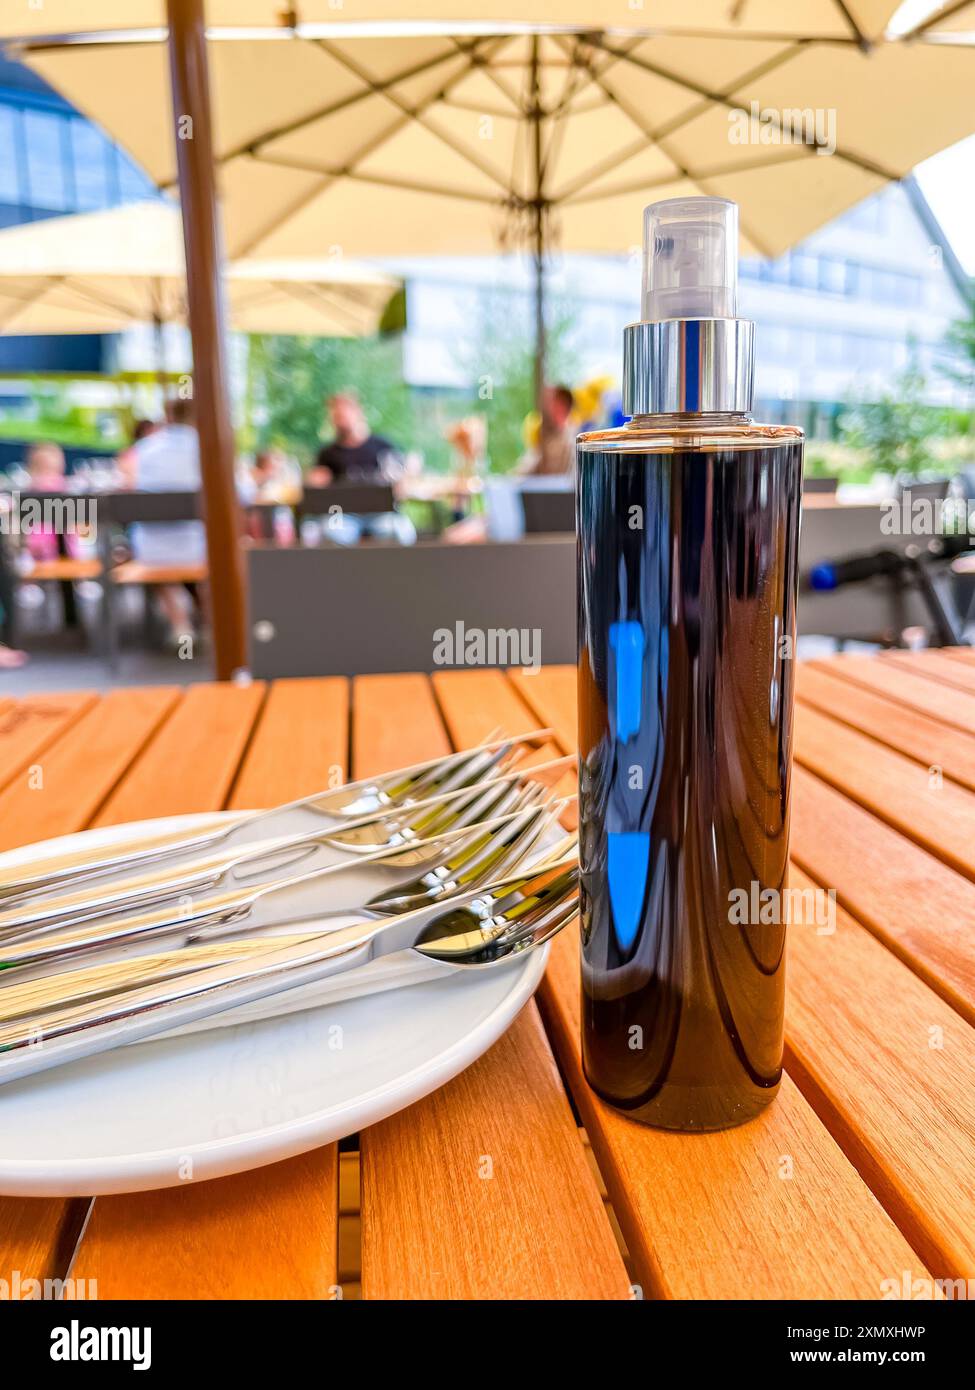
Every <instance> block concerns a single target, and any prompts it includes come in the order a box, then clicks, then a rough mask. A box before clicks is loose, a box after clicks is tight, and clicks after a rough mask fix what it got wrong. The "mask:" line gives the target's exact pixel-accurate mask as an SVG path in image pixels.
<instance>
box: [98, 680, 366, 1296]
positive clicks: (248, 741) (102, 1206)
mask: <svg viewBox="0 0 975 1390" xmlns="http://www.w3.org/2000/svg"><path fill="white" fill-rule="evenodd" d="M200 690H204V691H205V692H206V694H204V695H202V696H201V695H199V694H197V693H196V692H198V691H200ZM263 695H264V691H263V687H262V686H260V685H252V686H244V687H235V686H232V685H219V686H208V687H191V689H190V691H188V692H187V696H186V698H185V700H184V702H183V705H182V707H181V709H180V710H179V711H178V712H177V715H176V716H174V718H173V719H172V720H171V721H170V723H169V725H167V728H166V730H165V731H164V734H165V737H162V736H161V737H160V738H159V740H157V744H156V746H153V747H151V748H150V749H148V750H147V751H146V754H145V755H144V756H143V758H142V759H140V761H139V762H138V763H137V764H136V766H135V767H133V769H132V771H131V772H130V774H129V776H128V777H127V778H126V779H125V781H124V782H123V783H122V785H121V786H120V788H119V792H118V795H117V796H116V798H114V800H113V804H112V808H111V811H112V814H114V815H118V814H121V813H123V812H125V813H126V814H135V815H138V814H139V810H138V808H140V807H141V808H143V809H142V814H143V815H144V814H145V809H146V808H147V807H149V806H153V807H158V805H159V804H160V801H161V804H162V805H163V807H164V808H165V809H164V811H163V812H161V813H164V814H176V813H177V812H178V811H179V810H181V809H187V810H189V809H192V810H199V811H208V810H216V809H219V808H220V807H221V806H223V805H224V804H225V802H226V800H227V797H228V792H229V791H230V788H231V786H233V795H232V801H233V804H234V805H235V806H236V807H240V808H244V807H245V806H264V805H270V804H274V803H275V802H276V801H277V800H279V799H280V800H285V799H295V798H297V797H300V796H306V795H310V794H311V793H313V792H315V791H319V790H321V788H322V786H323V785H328V778H327V777H326V780H325V782H324V783H323V782H322V780H321V779H322V777H323V775H325V774H326V773H328V772H332V773H334V769H335V768H338V770H339V775H340V776H341V777H343V778H344V776H345V772H346V748H347V716H348V702H347V685H346V683H345V682H344V681H341V680H320V681H319V680H307V681H281V682H279V683H278V684H277V685H276V686H274V687H272V689H271V692H270V694H269V696H268V698H267V700H266V702H264V703H263V708H262V701H263ZM191 697H194V698H191ZM296 721H298V722H296ZM174 729H175V733H174V732H173V731H174ZM245 749H246V754H245V756H244V761H243V764H242V766H241V767H240V770H239V773H238V761H239V759H240V756H241V754H243V753H244V750H245ZM337 1211H338V1153H337V1146H336V1145H334V1144H330V1145H326V1146H325V1147H323V1148H321V1149H318V1150H315V1151H313V1152H311V1153H306V1154H300V1155H298V1156H296V1157H294V1158H291V1159H288V1160H286V1161H284V1162H281V1163H276V1164H273V1165H271V1166H269V1167H265V1168H260V1169H255V1170H253V1171H251V1172H246V1173H239V1174H237V1175H235V1176H233V1177H229V1178H221V1179H217V1180H215V1181H212V1182H204V1183H187V1184H184V1185H183V1186H180V1187H173V1188H166V1189H164V1190H162V1191H158V1192H150V1193H135V1194H131V1195H124V1196H117V1197H99V1198H98V1199H97V1200H96V1202H95V1206H94V1210H93V1212H92V1216H91V1220H90V1221H89V1224H88V1227H87V1229H86V1231H85V1234H84V1238H83V1240H82V1242H81V1245H80V1248H79V1250H78V1253H77V1257H76V1260H75V1266H74V1269H73V1276H74V1277H75V1278H76V1279H95V1280H97V1283H98V1291H99V1296H100V1297H102V1298H140V1299H141V1298H190V1299H193V1298H307V1299H323V1298H329V1297H334V1296H335V1293H336V1287H337V1278H338V1276H337V1249H336V1239H337V1229H338V1217H337Z"/></svg>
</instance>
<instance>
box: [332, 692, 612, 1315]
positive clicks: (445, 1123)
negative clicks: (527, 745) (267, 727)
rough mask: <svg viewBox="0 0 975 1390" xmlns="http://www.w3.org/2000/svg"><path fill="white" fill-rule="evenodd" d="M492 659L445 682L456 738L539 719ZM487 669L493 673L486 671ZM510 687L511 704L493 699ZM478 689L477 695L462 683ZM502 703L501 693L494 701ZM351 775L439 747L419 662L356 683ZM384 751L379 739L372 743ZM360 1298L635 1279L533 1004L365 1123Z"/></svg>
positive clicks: (554, 1290)
mask: <svg viewBox="0 0 975 1390" xmlns="http://www.w3.org/2000/svg"><path fill="white" fill-rule="evenodd" d="M494 675H496V673H482V672H479V673H477V676H478V677H479V679H476V680H474V681H472V682H470V683H468V682H467V681H466V678H465V679H461V680H459V681H458V680H455V678H454V676H455V673H450V674H449V675H448V674H445V675H443V676H440V677H439V678H438V680H437V682H436V684H437V693H438V695H439V696H440V701H441V707H442V709H443V711H444V717H445V718H446V722H447V725H448V727H449V728H450V729H451V731H452V732H455V733H456V735H457V736H458V737H457V741H458V742H459V744H460V745H461V746H463V745H464V744H472V743H476V742H478V741H479V740H480V739H481V738H483V737H484V736H485V734H487V733H489V732H490V731H491V729H492V728H494V727H496V726H497V725H498V724H499V723H502V722H504V721H505V720H506V719H507V720H508V721H510V722H511V724H512V725H514V726H516V727H509V728H508V729H506V730H505V731H506V732H516V731H518V732H523V731H525V730H526V729H530V728H531V727H533V721H532V719H531V717H530V716H529V715H528V713H527V711H526V710H525V709H524V706H522V705H521V704H520V702H519V701H518V700H517V697H514V696H513V694H512V692H511V691H510V689H509V690H505V689H504V686H503V683H502V684H499V683H498V682H499V681H503V678H500V677H499V678H498V680H494V679H493V676H494ZM485 676H488V677H490V679H487V680H485V679H484V677H485ZM492 687H493V689H494V690H495V691H498V690H501V691H502V695H503V697H504V698H503V704H504V708H503V711H501V712H499V710H498V709H497V708H495V709H488V710H487V711H486V713H487V714H488V715H489V723H488V724H487V725H486V726H485V724H484V719H483V716H484V714H485V710H484V704H485V703H488V704H490V700H489V691H490V689H491V688H492ZM468 690H469V692H470V697H471V698H470V699H468V698H467V692H468ZM500 703H501V702H500V701H499V704H500ZM353 723H354V746H355V752H356V763H355V766H354V768H353V772H354V775H356V776H362V775H368V774H369V773H370V772H375V771H377V770H379V769H380V768H382V767H388V766H389V765H390V756H389V740H390V735H391V732H392V731H394V730H395V729H396V728H397V727H401V728H402V729H403V731H404V736H405V738H406V740H407V743H406V748H407V751H405V752H402V753H400V754H399V755H397V758H396V761H398V762H406V761H409V760H411V759H421V758H424V757H432V756H435V755H436V754H438V753H439V752H441V751H443V750H444V742H445V735H444V731H443V720H442V719H441V714H440V710H439V709H438V707H437V702H436V700H435V699H434V696H433V691H432V688H431V685H430V683H429V681H428V680H427V679H426V678H425V677H416V676H413V677H398V676H361V677H359V678H357V680H356V682H355V713H354V717H353ZM377 749H378V750H379V751H378V752H377V751H376V750H377ZM360 1150H361V1165H362V1293H363V1297H364V1298H372V1299H378V1298H397V1299H399V1298H415V1299H430V1298H487V1299H490V1298H520V1299H533V1298H625V1297H626V1296H627V1294H628V1280H627V1275H626V1272H625V1269H624V1266H623V1262H622V1259H621V1257H620V1254H619V1250H618V1247H617V1244H616V1240H615V1237H614V1236H613V1234H612V1230H611V1227H610V1225H609V1222H608V1220H607V1218H606V1215H605V1212H604V1209H603V1206H602V1201H601V1199H600V1196H599V1193H598V1190H597V1188H596V1185H595V1181H594V1179H593V1176H592V1173H591V1171H590V1169H589V1167H588V1165H587V1162H586V1158H585V1153H584V1151H583V1147H582V1144H581V1143H580V1140H579V1134H578V1131H577V1129H576V1125H575V1121H574V1120H573V1118H572V1113H571V1110H570V1108H569V1103H568V1100H567V1099H566V1096H565V1093H564V1091H563V1089H562V1085H561V1082H560V1080H559V1077H558V1072H557V1070H556V1067H555V1063H554V1060H553V1058H552V1054H551V1050H550V1049H549V1046H548V1043H547V1042H546V1040H545V1036H544V1033H543V1031H542V1028H541V1024H540V1022H539V1019H538V1014H537V1011H536V1008H535V1005H534V1003H531V1004H529V1005H528V1006H527V1007H526V1008H525V1009H524V1010H523V1011H522V1013H521V1014H520V1015H519V1017H518V1019H517V1020H516V1022H515V1024H514V1025H513V1026H512V1028H511V1029H510V1031H509V1032H508V1033H507V1034H506V1035H505V1036H504V1037H503V1038H501V1039H500V1040H499V1041H498V1042H497V1043H496V1044H495V1045H494V1047H492V1048H491V1049H490V1050H489V1051H488V1052H487V1053H486V1054H485V1055H484V1056H483V1057H481V1058H480V1059H479V1060H478V1061H477V1062H476V1063H475V1064H474V1065H473V1066H472V1067H470V1068H468V1069H467V1070H466V1071H464V1072H463V1073H461V1075H459V1076H457V1077H455V1078H454V1080H453V1081H451V1082H448V1084H447V1085H446V1086H444V1087H442V1088H441V1089H440V1090H438V1091H436V1092H435V1093H434V1094H432V1095H430V1096H427V1097H426V1098H424V1099H423V1100H421V1101H419V1102H418V1103H417V1104H416V1105H413V1106H411V1107H410V1108H409V1109H408V1110H404V1111H401V1112H400V1113H399V1114H398V1115H393V1116H391V1117H390V1118H389V1119H387V1120H383V1121H381V1122H380V1123H379V1124H377V1125H373V1126H372V1127H371V1128H370V1129H368V1130H365V1131H364V1132H363V1133H362V1135H361V1136H360Z"/></svg>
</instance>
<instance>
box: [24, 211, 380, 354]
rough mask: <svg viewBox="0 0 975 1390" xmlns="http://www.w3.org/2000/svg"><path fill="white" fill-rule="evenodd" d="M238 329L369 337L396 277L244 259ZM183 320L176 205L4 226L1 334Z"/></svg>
mask: <svg viewBox="0 0 975 1390" xmlns="http://www.w3.org/2000/svg"><path fill="white" fill-rule="evenodd" d="M225 288H226V295H227V308H228V315H229V326H230V327H231V328H232V329H235V330H236V331H238V332H241V333H298V334H309V335H316V336H319V337H328V338H333V337H361V336H364V335H366V334H369V333H374V332H376V330H377V329H378V327H379V323H380V320H381V318H382V315H383V312H384V310H385V308H386V306H387V305H388V303H389V301H390V299H391V297H392V296H393V295H394V294H395V293H396V292H397V290H398V289H399V288H400V282H399V281H398V280H396V279H394V278H393V277H392V276H390V275H386V274H384V273H383V272H382V271H379V270H376V269H374V268H372V267H371V266H366V265H362V264H358V263H356V262H352V261H346V260H345V259H344V258H342V257H340V256H335V257H333V258H322V259H317V260H306V259H300V260H299V259H294V258H289V259H275V260H272V259H268V258H259V259H253V258H251V259H241V260H238V261H235V262H232V263H231V264H230V265H229V266H228V268H227V274H226V277H225ZM185 317H186V306H185V286H184V269H183V240H182V234H181V231H180V221H179V210H178V209H177V208H175V207H173V206H172V205H171V204H169V203H166V202H162V201H155V202H145V203H131V204H128V205H125V206H123V207H118V208H111V209H109V210H107V211H105V212H91V213H80V214H78V215H76V216H73V217H52V218H49V219H47V220H46V221H43V222H31V223H28V224H26V225H24V226H19V227H10V228H8V229H7V230H5V231H2V232H0V333H5V334H13V333H18V334H19V333H114V332H118V331H120V330H122V329H124V328H128V327H130V326H131V325H133V324H138V323H153V322H155V323H182V322H184V321H185Z"/></svg>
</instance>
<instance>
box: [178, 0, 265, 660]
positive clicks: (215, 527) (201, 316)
mask: <svg viewBox="0 0 975 1390" xmlns="http://www.w3.org/2000/svg"><path fill="white" fill-rule="evenodd" d="M166 7H167V12H168V18H169V67H170V77H171V81H172V92H173V119H174V122H175V139H176V164H177V172H178V176H179V196H180V205H181V207H182V212H183V242H184V246H185V249H186V292H187V308H188V311H189V321H190V337H191V339H192V343H193V403H194V414H195V417H196V428H197V430H198V432H199V438H200V466H201V472H202V477H203V507H204V518H205V521H206V531H207V552H208V558H209V572H210V580H209V583H210V608H211V615H212V622H213V640H214V651H215V664H216V674H217V677H218V679H220V680H227V679H228V678H229V677H230V676H232V675H233V674H234V672H235V671H238V670H240V669H242V668H243V667H244V666H245V664H246V660H247V654H246V653H247V644H246V633H245V624H246V615H245V614H246V610H245V599H244V568H243V555H242V551H241V547H240V542H239V536H240V524H239V508H238V504H237V493H236V488H235V483H234V434H233V426H232V423H231V418H230V401H229V395H228V390H227V379H228V376H227V361H226V343H225V337H224V324H223V313H222V293H221V278H220V277H221V242H220V226H219V214H218V209H217V197H216V189H215V186H214V174H213V140H212V133H211V124H210V90H209V80H208V75H207V51H206V28H205V23H204V18H203V0H166Z"/></svg>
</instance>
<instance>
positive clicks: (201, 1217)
mask: <svg viewBox="0 0 975 1390" xmlns="http://www.w3.org/2000/svg"><path fill="white" fill-rule="evenodd" d="M797 689H798V704H797V712H796V721H797V722H796V735H797V738H796V767H795V777H794V809H793V838H792V848H793V883H794V884H797V885H798V886H808V885H816V886H819V887H822V888H832V889H835V892H836V901H837V914H836V917H837V921H836V931H835V932H833V933H829V934H819V933H817V932H816V931H815V929H814V928H813V927H800V926H797V927H793V928H792V930H791V934H790V959H789V1009H788V1016H787V1072H788V1076H787V1080H786V1082H785V1084H784V1086H783V1089H782V1093H781V1096H780V1098H779V1100H778V1101H777V1103H776V1104H775V1105H774V1106H772V1107H771V1109H770V1110H769V1111H767V1112H766V1113H765V1114H764V1115H763V1116H761V1117H760V1118H759V1119H757V1120H755V1121H753V1122H752V1123H750V1124H748V1125H745V1126H744V1127H742V1128H740V1129H735V1130H729V1131H726V1132H725V1133H722V1134H714V1135H690V1136H683V1135H674V1134H665V1133H661V1132H657V1131H653V1130H650V1129H646V1128H643V1127H641V1126H639V1125H636V1124H634V1123H632V1122H631V1121H629V1120H627V1119H626V1118H624V1117H622V1116H621V1115H619V1114H617V1113H616V1112H614V1111H612V1110H610V1109H609V1108H608V1107H606V1106H604V1105H603V1104H601V1102H599V1101H598V1100H597V1099H596V1098H595V1097H594V1096H593V1095H592V1094H591V1093H590V1092H589V1090H588V1088H587V1087H586V1086H585V1084H584V1082H583V1080H582V1077H581V1073H580V1068H579V1060H578V1014H579V972H578V962H577V951H578V945H577V939H576V936H575V932H574V931H573V932H572V933H568V932H567V933H565V934H563V936H562V938H560V939H559V940H558V941H557V942H556V945H555V948H554V950H553V954H552V960H551V963H550V966H549V970H548V973H547V976H546V979H545V981H544V983H543V985H542V988H541V990H540V991H539V994H538V997H537V1000H536V1001H533V1002H532V1003H531V1004H529V1005H528V1006H527V1007H526V1008H525V1010H524V1011H523V1013H522V1014H521V1016H520V1017H519V1019H518V1020H517V1022H516V1024H515V1025H514V1026H513V1028H512V1029H511V1030H510V1031H509V1033H508V1034H507V1035H506V1036H505V1037H504V1038H503V1039H501V1041H499V1042H498V1043H497V1044H496V1045H495V1047H494V1048H492V1049H491V1051H490V1052H489V1053H487V1054H486V1055H485V1056H484V1057H483V1058H482V1059H481V1060H480V1061H479V1062H477V1063H476V1064H475V1065H474V1066H473V1067H471V1068H470V1069H469V1070H468V1071H467V1072H465V1073H463V1074H462V1075H461V1076H459V1077H457V1078H456V1079H455V1080H454V1081H453V1082H451V1083H450V1084H449V1085H447V1086H446V1087H444V1088H443V1089H442V1090H441V1091H439V1092H437V1093H436V1094H434V1095H432V1096H429V1097H427V1098H426V1099H425V1100H423V1101H421V1102H419V1103H418V1104H417V1105H415V1106H413V1107H412V1108H410V1109H409V1110H406V1111H404V1112H402V1113H401V1114H399V1115H396V1116H393V1117H391V1118H390V1119H388V1120H386V1121H383V1122H382V1123H380V1124H378V1125H376V1126H374V1127H373V1128H372V1129H370V1130H368V1131H366V1132H365V1133H363V1134H361V1135H359V1136H358V1139H357V1140H353V1141H352V1142H351V1143H349V1144H348V1145H345V1146H343V1152H342V1154H341V1161H340V1156H339V1154H338V1151H337V1146H334V1145H333V1146H329V1147H327V1148H324V1149H321V1150H318V1151H316V1152H314V1153H312V1154H307V1155H304V1156H302V1157H300V1158H297V1159H292V1160H290V1161H289V1162H287V1163H284V1164H278V1165H275V1166H274V1167H271V1168H267V1169H264V1170H262V1171H259V1172H254V1173H250V1174H241V1175H238V1176H237V1177H234V1178H228V1179H222V1180H219V1181H216V1182H211V1183H205V1184H198V1185H196V1186H194V1187H189V1188H187V1187H184V1188H180V1189H178V1190H172V1191H165V1192H160V1193H148V1194H142V1195H134V1196H122V1197H108V1198H99V1199H98V1200H97V1201H96V1202H94V1204H91V1203H89V1202H88V1201H87V1200H85V1199H81V1198H79V1199H73V1200H71V1201H42V1200H36V1201H23V1200H17V1199H12V1198H0V1278H5V1279H8V1280H9V1279H10V1276H11V1273H12V1271H14V1270H19V1271H20V1276H21V1279H26V1278H31V1277H37V1278H43V1277H57V1276H59V1275H62V1276H63V1275H64V1274H65V1272H66V1270H67V1268H68V1266H69V1264H70V1263H71V1262H72V1261H73V1265H72V1272H73V1274H74V1275H75V1277H76V1278H85V1279H93V1278H94V1279H97V1280H98V1291H99V1295H100V1296H101V1297H102V1298H111V1297H169V1298H221V1297H229V1298H233V1297H295V1298H311V1299H315V1298H318V1299H325V1298H334V1297H338V1296H343V1297H356V1296H359V1295H360V1294H361V1296H363V1297H365V1298H411V1299H418V1298H419V1299H422V1298H450V1297H454V1298H628V1297H634V1296H636V1297H639V1296H643V1297H665V1298H666V1297H670V1298H694V1297H719V1298H771V1297H786V1298H835V1297H855V1298H864V1299H874V1298H879V1297H881V1295H882V1292H883V1287H882V1286H883V1281H885V1280H897V1281H900V1280H901V1279H902V1278H903V1272H904V1271H905V1270H907V1271H910V1272H911V1274H912V1276H913V1277H915V1278H923V1277H928V1276H930V1275H934V1276H937V1277H942V1278H968V1277H972V1276H975V654H973V653H971V652H967V651H954V652H938V653H918V654H910V655H908V654H905V653H903V652H900V653H891V654H888V655H884V656H880V657H859V656H858V657H852V656H851V657H836V658H831V659H828V660H822V661H815V662H812V663H810V664H809V665H806V666H803V667H801V668H800V671H799V678H798V684H797ZM542 724H544V725H546V726H549V727H551V728H552V729H553V730H554V740H553V741H554V747H553V744H552V743H550V744H549V751H550V752H551V751H558V749H561V750H564V751H570V750H571V749H572V748H573V746H574V739H575V690H574V672H573V671H572V670H571V669H569V668H561V667H550V668H546V669H544V670H542V671H541V672H540V673H538V674H536V675H529V674H524V673H520V672H516V673H512V674H511V675H504V674H501V673H499V672H494V671H471V672H466V671H465V672H444V673H441V674H440V675H438V676H437V677H435V678H433V679H432V680H431V679H430V678H428V677H426V676H421V675H405V676H404V675H398V676H364V677H359V678H357V679H356V680H354V681H351V682H350V681H345V680H342V679H336V678H331V679H327V680H301V681H299V680H294V681H279V682H277V683H276V684H275V685H273V686H263V685H261V684H259V683H255V684H253V685H251V686H246V687H236V686H230V685H220V686H218V685H199V686H193V687H191V688H189V689H187V690H179V689H176V688H169V687H167V688H159V689H148V690H146V689H143V690H132V691H117V692H113V693H111V694H109V695H106V696H104V697H98V696H95V695H90V694H57V693H55V694H50V695H38V696H35V697H30V698H27V699H24V700H20V701H14V700H0V847H2V848H10V847H13V846H16V845H19V844H23V843H25V842H27V841H29V840H34V839H39V838H43V837H46V836H50V835H56V834H64V833H67V832H69V831H73V830H79V829H82V828H84V827H85V826H87V825H104V824H111V823H117V822H121V821H124V820H132V819H139V818H144V817H146V816H151V815H170V814H176V813H179V812H184V811H206V810H213V809H218V808H220V807H225V806H230V807H247V806H259V805H262V804H268V803H273V802H276V801H281V800H285V799H290V798H294V797H298V796H301V795H303V794H306V793H309V792H312V791H314V790H316V789H318V788H319V787H321V786H323V785H327V784H329V783H330V782H331V783H333V784H334V781H335V779H336V778H337V777H339V778H340V777H345V776H363V775H366V774H368V773H370V772H374V771H377V770H380V769H382V768H384V767H388V766H391V765H395V764H402V763H405V762H409V761H412V760H416V759H419V758H425V757H428V756H433V755H436V754H438V753H441V752H443V751H445V750H446V749H448V748H449V747H450V746H452V745H453V746H457V747H460V746H464V745H467V744H471V743H474V742H476V741H477V740H478V739H480V738H482V737H484V736H485V735H487V734H489V733H491V732H492V731H494V730H496V729H498V728H502V729H504V730H505V731H508V732H512V733H513V732H523V731H524V730H526V729H530V728H532V727H537V726H539V725H542ZM38 766H40V767H41V768H42V769H43V773H44V775H43V779H42V782H43V785H42V786H38V785H37V782H38V779H37V777H36V769H37V767H38ZM32 773H34V774H35V775H34V776H33V779H32ZM0 1116H2V1093H0ZM485 1155H487V1156H488V1157H489V1158H490V1159H491V1164H490V1171H491V1174H492V1176H491V1177H490V1178H488V1179H485V1176H484V1172H485V1168H484V1162H483V1160H484V1157H485ZM340 1173H341V1177H340ZM433 1175H437V1180H436V1181H433V1180H431V1179H432V1177H433ZM89 1207H92V1210H91V1211H89ZM86 1218H87V1224H86Z"/></svg>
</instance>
